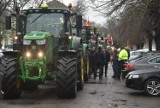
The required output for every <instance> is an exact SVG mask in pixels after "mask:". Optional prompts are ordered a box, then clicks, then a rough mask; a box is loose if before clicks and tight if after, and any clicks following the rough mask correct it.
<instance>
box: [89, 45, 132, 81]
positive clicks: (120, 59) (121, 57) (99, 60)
mask: <svg viewBox="0 0 160 108" xmlns="http://www.w3.org/2000/svg"><path fill="white" fill-rule="evenodd" d="M129 57H130V52H129V50H128V49H126V48H124V47H121V48H120V50H119V51H118V50H117V48H116V47H112V48H111V49H110V47H106V48H103V47H98V50H97V51H96V49H95V47H92V49H91V51H90V70H91V71H90V73H93V74H94V79H96V77H97V71H98V70H99V79H100V80H101V79H102V76H103V73H105V74H104V75H105V77H107V71H108V64H109V63H111V64H112V67H113V76H112V78H115V79H118V80H120V79H121V74H122V70H123V69H124V64H125V63H126V62H127V61H128V59H129ZM103 71H104V72H103Z"/></svg>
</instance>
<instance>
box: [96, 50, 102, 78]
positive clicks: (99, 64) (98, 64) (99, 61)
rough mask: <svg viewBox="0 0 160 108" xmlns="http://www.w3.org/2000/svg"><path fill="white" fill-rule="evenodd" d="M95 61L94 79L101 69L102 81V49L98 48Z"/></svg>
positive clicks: (100, 76)
mask: <svg viewBox="0 0 160 108" xmlns="http://www.w3.org/2000/svg"><path fill="white" fill-rule="evenodd" d="M94 60H95V72H94V78H96V76H97V69H99V79H102V69H103V65H104V57H103V52H102V48H101V47H98V51H97V52H96V53H95V55H94Z"/></svg>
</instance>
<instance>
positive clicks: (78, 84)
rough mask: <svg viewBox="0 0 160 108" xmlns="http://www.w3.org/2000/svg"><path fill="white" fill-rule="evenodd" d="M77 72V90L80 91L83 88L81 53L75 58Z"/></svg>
mask: <svg viewBox="0 0 160 108" xmlns="http://www.w3.org/2000/svg"><path fill="white" fill-rule="evenodd" d="M77 72H78V83H77V89H78V90H82V89H83V86H84V61H83V57H82V54H81V53H78V57H77Z"/></svg>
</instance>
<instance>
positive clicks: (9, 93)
mask: <svg viewBox="0 0 160 108" xmlns="http://www.w3.org/2000/svg"><path fill="white" fill-rule="evenodd" d="M0 67H1V68H0V71H1V72H2V73H3V76H2V83H1V93H2V95H3V98H5V99H13V98H19V97H20V95H21V80H20V78H18V77H17V73H18V71H19V64H18V59H17V58H13V57H9V56H5V57H3V58H2V59H1V63H0Z"/></svg>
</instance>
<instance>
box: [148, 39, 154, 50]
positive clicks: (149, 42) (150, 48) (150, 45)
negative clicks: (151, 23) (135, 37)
mask: <svg viewBox="0 0 160 108" xmlns="http://www.w3.org/2000/svg"><path fill="white" fill-rule="evenodd" d="M152 40H153V39H148V47H149V51H152Z"/></svg>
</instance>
